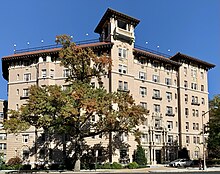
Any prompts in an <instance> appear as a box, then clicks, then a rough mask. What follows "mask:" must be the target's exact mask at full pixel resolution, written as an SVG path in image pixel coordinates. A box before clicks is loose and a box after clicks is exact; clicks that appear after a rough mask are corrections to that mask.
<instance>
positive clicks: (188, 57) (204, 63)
mask: <svg viewBox="0 0 220 174" xmlns="http://www.w3.org/2000/svg"><path fill="white" fill-rule="evenodd" d="M180 58H183V59H186V60H189V61H192V62H195V63H199V64H202V65H204V66H206V67H207V68H208V69H211V68H214V67H215V65H214V64H212V63H208V62H206V61H203V60H200V59H198V58H195V57H192V56H188V55H186V54H182V53H180V52H178V53H176V54H175V55H174V56H172V57H170V60H174V61H176V60H179V59H180Z"/></svg>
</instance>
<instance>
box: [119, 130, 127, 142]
mask: <svg viewBox="0 0 220 174" xmlns="http://www.w3.org/2000/svg"><path fill="white" fill-rule="evenodd" d="M120 139H121V141H124V142H127V141H128V133H125V132H123V133H122V134H121V137H120Z"/></svg>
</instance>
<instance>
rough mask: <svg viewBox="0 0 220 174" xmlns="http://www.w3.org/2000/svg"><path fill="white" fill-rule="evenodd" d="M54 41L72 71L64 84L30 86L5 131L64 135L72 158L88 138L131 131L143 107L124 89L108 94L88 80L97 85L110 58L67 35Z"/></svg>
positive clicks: (78, 155)
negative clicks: (71, 146) (71, 147)
mask: <svg viewBox="0 0 220 174" xmlns="http://www.w3.org/2000/svg"><path fill="white" fill-rule="evenodd" d="M56 42H57V43H60V44H62V45H63V47H62V49H61V51H60V54H59V56H60V58H61V64H62V65H63V66H64V67H66V68H68V69H69V70H70V72H71V73H70V75H69V77H68V79H67V81H66V82H67V84H69V88H67V89H66V90H62V88H61V86H57V85H52V86H45V87H40V86H36V85H35V86H31V87H30V89H29V99H28V100H27V103H26V105H23V106H22V107H21V108H20V109H19V110H18V111H14V110H13V111H10V119H9V120H7V121H6V122H5V123H4V127H5V129H6V130H7V131H8V132H10V133H18V132H19V131H23V130H26V129H28V128H29V127H30V126H35V127H36V128H38V129H39V128H43V129H46V130H51V132H53V133H65V134H68V135H69V136H70V137H71V142H72V143H73V144H74V147H75V149H74V153H75V154H74V158H75V159H79V158H80V157H81V155H82V151H83V149H82V146H81V144H82V143H85V138H87V137H92V136H96V135H100V134H107V133H109V132H131V133H132V132H136V127H137V126H138V125H140V124H141V123H143V121H144V120H145V115H146V114H147V113H148V112H147V110H146V109H144V108H143V107H141V106H139V105H136V104H135V102H134V100H133V98H132V96H131V95H130V94H129V93H128V92H111V93H109V92H107V90H106V89H105V88H104V87H99V88H94V87H93V86H92V85H91V84H90V83H91V79H92V77H95V78H96V80H97V81H98V82H99V83H102V76H103V74H105V73H106V72H107V73H108V72H109V71H110V70H111V63H112V60H111V58H110V57H109V56H107V55H105V54H103V55H102V56H100V57H98V56H97V55H96V54H95V53H94V52H93V50H92V49H90V48H82V47H79V46H77V45H76V44H75V43H72V42H71V38H70V37H69V36H66V35H62V36H58V37H57V39H56ZM93 118H94V119H93Z"/></svg>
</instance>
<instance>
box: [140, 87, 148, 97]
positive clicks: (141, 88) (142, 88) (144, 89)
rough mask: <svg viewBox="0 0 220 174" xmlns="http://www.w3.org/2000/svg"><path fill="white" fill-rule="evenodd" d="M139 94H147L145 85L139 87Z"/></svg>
mask: <svg viewBox="0 0 220 174" xmlns="http://www.w3.org/2000/svg"><path fill="white" fill-rule="evenodd" d="M140 95H142V96H145V95H147V88H146V87H142V86H141V87H140Z"/></svg>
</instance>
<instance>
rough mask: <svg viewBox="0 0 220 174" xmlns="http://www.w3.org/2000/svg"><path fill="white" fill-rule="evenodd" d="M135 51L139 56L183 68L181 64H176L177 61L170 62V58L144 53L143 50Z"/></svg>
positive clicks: (135, 49)
mask: <svg viewBox="0 0 220 174" xmlns="http://www.w3.org/2000/svg"><path fill="white" fill-rule="evenodd" d="M133 51H134V52H135V53H137V54H139V55H143V56H147V57H150V58H152V59H157V60H159V61H163V62H167V63H170V64H172V65H175V66H181V63H178V62H175V61H173V60H170V59H168V58H165V57H163V56H159V55H156V54H153V53H149V52H146V51H143V50H139V49H137V48H134V49H133Z"/></svg>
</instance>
